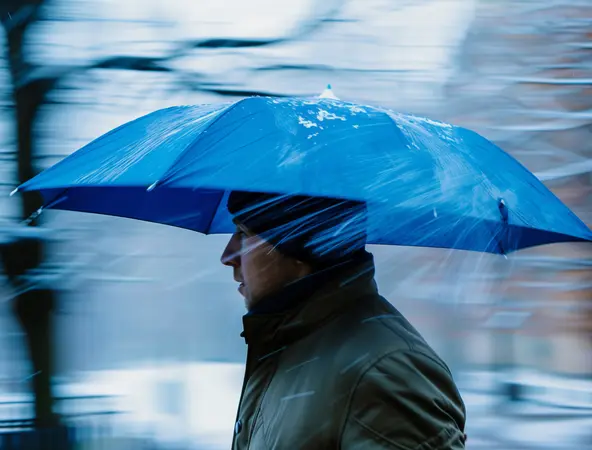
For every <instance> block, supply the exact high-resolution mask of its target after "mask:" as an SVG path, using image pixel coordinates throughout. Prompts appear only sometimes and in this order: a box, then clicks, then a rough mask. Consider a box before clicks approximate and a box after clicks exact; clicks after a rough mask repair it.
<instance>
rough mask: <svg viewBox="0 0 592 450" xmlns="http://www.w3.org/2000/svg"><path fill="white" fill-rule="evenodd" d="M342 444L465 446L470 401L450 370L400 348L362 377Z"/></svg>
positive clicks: (419, 448)
mask: <svg viewBox="0 0 592 450" xmlns="http://www.w3.org/2000/svg"><path fill="white" fill-rule="evenodd" d="M346 414H347V416H346V419H345V425H344V428H343V434H342V437H341V448H342V449H344V450H353V449H367V450H378V449H396V450H462V449H464V448H465V445H464V442H465V435H464V427H465V414H466V412H465V406H464V403H463V401H462V399H461V397H460V394H459V393H458V390H457V388H456V385H455V384H454V381H453V380H452V376H451V375H450V372H449V371H448V369H447V368H446V367H445V366H444V364H442V363H441V362H439V361H437V360H436V359H434V358H432V357H430V356H429V355H426V354H423V353H421V352H417V351H412V350H409V351H396V352H393V353H390V354H388V355H386V356H384V357H383V358H381V359H380V360H379V361H378V362H376V363H374V364H373V365H372V366H370V368H369V369H367V370H366V372H365V373H364V374H363V375H362V376H361V378H360V379H359V382H358V384H357V386H356V388H355V390H354V392H353V394H352V397H351V401H350V405H349V409H348V411H347V413H346Z"/></svg>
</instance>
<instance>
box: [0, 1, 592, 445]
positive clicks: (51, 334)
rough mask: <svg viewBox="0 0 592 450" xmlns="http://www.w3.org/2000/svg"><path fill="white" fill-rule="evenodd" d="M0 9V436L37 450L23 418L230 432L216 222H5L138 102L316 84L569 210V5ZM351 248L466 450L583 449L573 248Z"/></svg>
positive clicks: (126, 437) (102, 432)
mask: <svg viewBox="0 0 592 450" xmlns="http://www.w3.org/2000/svg"><path fill="white" fill-rule="evenodd" d="M0 21H1V22H2V25H3V31H4V33H2V34H1V35H0V48H1V49H2V53H1V57H0V255H1V258H2V262H3V265H2V266H0V267H1V268H3V273H2V274H1V276H2V280H1V281H0V448H2V449H4V448H6V449H17V448H19V449H20V448H45V447H34V446H33V445H37V444H32V443H29V444H27V445H30V446H29V447H23V444H22V443H23V442H25V441H24V440H23V439H25V438H23V436H24V435H26V436H29V438H27V439H37V441H35V442H42V441H44V440H47V439H50V438H49V437H47V436H45V437H44V436H43V435H40V434H39V433H42V432H43V430H44V429H45V428H47V427H55V426H57V425H58V424H62V425H63V428H60V429H61V430H63V432H59V433H58V434H55V433H54V434H55V435H52V437H51V439H54V440H56V442H57V441H59V442H62V441H63V442H64V443H65V442H69V443H70V444H68V445H70V446H71V447H69V448H104V449H107V448H108V449H119V448H121V449H130V450H134V449H136V448H137V449H144V448H150V449H159V448H162V449H168V448H171V449H172V448H178V449H218V448H220V449H222V448H229V446H230V442H231V440H232V430H233V426H234V417H235V412H236V406H237V404H238V397H239V394H240V387H241V383H242V376H243V362H244V358H245V345H244V341H243V339H242V338H240V337H239V333H240V332H241V331H242V323H241V316H242V314H243V313H244V306H243V302H242V300H241V298H240V297H239V294H238V293H237V292H236V286H235V283H234V282H233V280H232V276H231V273H230V270H229V269H227V268H224V267H223V266H222V265H221V264H220V263H219V256H220V253H221V251H222V249H223V247H224V245H225V243H226V239H227V238H226V237H224V236H208V237H206V236H201V235H198V234H196V233H191V232H189V231H186V230H180V229H173V228H167V227H165V226H160V225H154V224H147V223H141V222H137V221H133V220H126V219H117V218H110V217H103V216H92V215H85V214H80V213H71V212H52V211H50V212H44V213H43V214H42V215H41V216H40V217H39V218H38V219H36V220H34V221H33V223H32V224H33V225H37V226H36V227H25V226H24V225H23V220H24V219H26V218H27V217H29V216H30V215H31V214H32V213H33V212H34V211H35V210H36V209H37V208H38V207H39V203H38V202H39V199H37V198H35V197H34V196H27V197H23V196H21V194H17V195H14V196H12V197H10V196H9V194H10V192H11V191H12V190H13V189H14V188H15V187H16V186H17V185H18V184H19V183H20V182H23V181H25V180H26V179H28V178H30V177H31V176H32V175H33V174H34V173H36V172H37V171H39V170H42V169H44V168H46V167H48V166H50V165H52V164H54V163H56V162H57V161H59V160H60V159H62V158H63V157H64V156H66V155H68V154H69V153H71V152H73V151H75V150H76V149H78V148H80V147H81V146H83V145H84V144H85V143H87V142H89V141H90V140H92V139H94V138H96V137H98V136H99V135H101V134H103V133H105V132H107V131H109V130H110V129H111V128H114V127H115V126H117V125H120V124H122V123H124V122H127V121H129V120H132V119H134V118H136V117H138V116H140V115H143V114H146V113H148V112H151V111H153V110H155V109H159V108H163V107H167V106H171V105H180V104H194V103H209V102H220V101H234V100H236V99H239V98H241V97H244V96H247V95H289V96H292V95H299V96H300V95H303V96H304V95H307V96H308V95H318V94H320V92H321V91H322V90H323V89H324V88H325V86H326V85H327V84H328V83H331V84H332V85H333V89H334V91H335V93H336V95H337V96H338V97H340V98H341V99H344V100H348V101H354V102H359V103H366V104H376V105H380V106H385V107H389V108H392V109H395V110H398V111H402V112H409V113H415V114H419V115H426V116H429V117H432V118H435V119H439V120H443V121H447V122H451V123H454V124H456V125H461V126H465V127H468V128H472V129H475V130H476V131H478V132H480V133H482V134H483V135H485V136H486V137H487V138H489V139H491V140H492V141H494V142H495V143H497V144H498V145H500V146H501V147H502V148H504V149H505V150H507V151H508V152H509V153H511V154H512V155H513V156H514V157H516V158H517V159H518V160H519V161H521V162H522V163H523V164H524V165H525V166H526V167H527V168H529V169H530V170H531V171H533V172H534V173H535V174H536V175H537V176H538V177H539V178H540V179H541V180H543V181H545V183H546V184H547V186H549V187H550V188H551V189H552V190H553V192H555V193H556V195H557V196H559V197H560V198H561V199H562V200H563V201H564V202H565V203H566V204H567V205H568V206H570V207H571V208H572V209H573V210H574V211H575V212H576V213H577V214H578V215H579V217H581V218H582V219H583V220H584V221H585V222H586V223H587V224H588V225H591V224H592V202H591V194H592V175H591V172H592V146H591V144H590V143H591V142H592V3H590V1H589V0H570V1H567V0H531V1H529V0H513V1H510V0H414V1H409V0H389V1H384V0H325V1H324V2H320V1H316V0H289V1H287V0H284V1H282V2H274V1H272V0H219V1H215V2H214V1H205V0H203V1H180V0H176V1H168V2H165V1H163V0H119V1H115V0H77V1H73V0H2V1H1V2H0ZM544 207H545V205H541V208H544ZM370 250H371V251H372V252H373V253H374V254H375V258H376V262H377V278H378V283H379V287H380V289H381V291H382V293H383V295H384V296H385V297H387V298H388V299H389V300H390V301H391V302H393V303H394V304H395V305H396V306H397V307H398V308H399V309H400V310H401V311H402V312H403V313H404V314H406V315H407V316H408V318H409V319H410V320H411V322H412V323H413V324H415V325H416V327H417V328H418V329H419V330H420V331H421V332H422V333H423V334H424V335H425V336H426V338H427V339H428V341H429V342H430V343H431V344H432V346H433V347H434V348H435V349H436V350H437V351H438V352H439V353H440V354H441V355H442V357H443V358H444V359H445V360H446V361H447V362H448V363H449V365H450V366H451V369H452V370H453V372H454V374H455V378H456V379H457V381H458V384H459V386H460V387H461V390H462V394H463V397H464V399H465V402H466V404H467V410H468V423H467V434H468V442H467V448H468V449H506V450H512V449H567V448H569V449H585V448H592V247H591V246H590V245H582V244H578V245H570V244H561V245H552V246H546V247H541V248H537V249H531V250H527V251H522V252H519V253H518V254H514V255H512V256H510V257H508V258H507V259H506V258H504V257H500V256H492V255H480V254H470V253H467V252H456V253H452V252H449V251H443V250H433V249H431V250H426V249H419V248H392V247H388V248H387V247H384V248H383V247H373V248H371V249H370ZM48 386H51V387H52V391H50V390H49V388H48ZM35 398H36V401H34V400H35ZM51 411H54V412H55V413H56V414H57V415H52V414H51V413H50V412H51ZM34 428H38V429H39V430H41V431H39V432H34V431H30V432H27V431H26V430H30V429H34ZM19 436H20V437H19ZM30 436H33V437H30ZM40 436H41V437H40ZM30 442H33V441H30ZM19 445H20V446H19ZM65 445H66V444H64V446H65ZM56 448H65V447H56Z"/></svg>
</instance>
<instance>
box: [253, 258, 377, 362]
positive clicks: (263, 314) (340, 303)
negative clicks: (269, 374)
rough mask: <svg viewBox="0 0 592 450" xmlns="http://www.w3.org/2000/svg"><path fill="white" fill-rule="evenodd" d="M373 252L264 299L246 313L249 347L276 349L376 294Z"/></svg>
mask: <svg viewBox="0 0 592 450" xmlns="http://www.w3.org/2000/svg"><path fill="white" fill-rule="evenodd" d="M376 294H377V287H376V283H375V282H374V261H373V257H372V255H371V254H370V253H367V252H363V253H362V254H360V255H358V256H356V257H355V258H352V259H351V260H348V261H345V262H344V263H342V264H339V265H337V266H334V267H331V268H330V269H326V270H323V271H320V272H316V273H314V274H312V275H310V276H308V277H305V278H302V279H301V280H298V281H296V282H294V283H292V284H290V285H288V286H286V287H285V288H284V289H282V290H281V291H280V292H278V293H277V294H275V295H273V296H270V297H268V298H266V299H263V300H261V302H260V303H259V305H258V306H257V307H256V308H255V309H253V310H251V311H250V312H249V313H248V314H246V315H245V316H244V317H243V327H244V331H243V333H242V336H243V337H244V338H245V341H246V343H247V344H248V345H249V347H250V349H251V348H254V349H256V350H257V353H259V352H263V353H265V352H275V351H278V350H281V349H282V348H283V347H285V346H287V345H290V344H291V343H293V342H295V341H297V340H299V339H301V338H303V337H305V336H306V335H308V334H310V333H312V332H313V331H314V330H316V329H317V328H318V327H320V326H321V325H322V324H323V323H325V322H326V321H328V320H330V319H331V318H333V317H335V316H337V315H339V313H340V312H342V311H343V310H344V309H346V308H348V306H350V305H351V304H352V303H355V301H356V300H359V299H361V298H362V297H367V296H369V295H376Z"/></svg>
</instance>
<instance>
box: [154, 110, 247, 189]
mask: <svg viewBox="0 0 592 450" xmlns="http://www.w3.org/2000/svg"><path fill="white" fill-rule="evenodd" d="M245 100H247V99H246V98H243V99H240V100H239V101H237V102H236V103H234V104H232V105H230V106H229V107H228V108H227V109H226V111H224V112H223V113H222V114H220V115H219V116H218V117H216V118H215V119H214V120H212V122H211V123H210V124H209V125H208V126H207V127H206V129H208V128H210V127H211V126H212V125H214V124H215V123H216V122H218V121H219V120H220V119H222V118H223V117H224V116H226V114H228V113H229V112H230V111H232V110H233V109H234V108H236V106H237V105H238V104H239V103H242V102H244V101H245ZM202 137H203V134H202V133H200V135H199V137H198V138H197V139H196V140H195V141H193V142H191V144H190V145H189V146H188V147H187V148H190V147H193V146H194V145H195V143H196V142H199V140H200V139H202ZM186 151H187V149H185V150H184V151H182V152H181V153H180V154H179V155H178V156H177V157H176V158H175V161H174V162H173V164H171V166H170V167H169V169H168V170H167V171H166V172H165V173H164V174H163V175H162V176H161V177H160V180H157V181H156V182H155V183H154V184H153V186H155V187H156V185H159V184H160V185H162V184H164V183H166V181H167V178H170V173H171V171H172V169H173V168H174V167H175V164H177V162H179V161H180V160H181V158H182V157H183V156H184V155H185V152H186Z"/></svg>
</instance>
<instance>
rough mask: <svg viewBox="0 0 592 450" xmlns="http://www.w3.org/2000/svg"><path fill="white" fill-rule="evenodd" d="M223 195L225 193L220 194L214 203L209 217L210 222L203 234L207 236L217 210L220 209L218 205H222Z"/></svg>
mask: <svg viewBox="0 0 592 450" xmlns="http://www.w3.org/2000/svg"><path fill="white" fill-rule="evenodd" d="M224 193H225V191H222V193H221V194H220V198H218V201H217V202H216V207H215V208H214V213H213V214H212V216H211V217H210V221H209V223H208V226H207V227H206V230H205V232H204V234H208V233H209V232H210V229H211V228H212V224H213V223H214V219H215V218H216V213H217V212H218V210H219V209H220V205H221V204H222V199H223V198H224Z"/></svg>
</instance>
